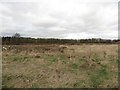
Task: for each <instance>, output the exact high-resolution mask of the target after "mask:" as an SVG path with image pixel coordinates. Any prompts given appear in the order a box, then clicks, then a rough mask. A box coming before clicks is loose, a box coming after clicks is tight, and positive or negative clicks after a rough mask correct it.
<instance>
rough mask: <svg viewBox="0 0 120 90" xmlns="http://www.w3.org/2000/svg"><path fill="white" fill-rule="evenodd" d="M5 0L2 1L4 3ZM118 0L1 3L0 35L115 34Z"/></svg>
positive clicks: (77, 36)
mask: <svg viewBox="0 0 120 90" xmlns="http://www.w3.org/2000/svg"><path fill="white" fill-rule="evenodd" d="M3 2H4V3H3ZM117 10H118V7H117V0H116V1H113V0H110V1H109V2H108V0H105V1H104V2H103V1H101V2H95V1H94V0H93V2H89V1H87V0H86V2H83V3H82V2H81V0H39V2H36V1H35V2H33V1H32V2H22V1H21V2H19V3H18V2H17V1H16V2H9V3H8V2H7V3H6V2H5V1H2V2H1V3H0V20H2V25H0V28H1V29H2V33H3V35H13V34H14V33H15V32H20V33H21V35H23V36H31V37H46V38H48V37H51V38H53V37H55V38H69V39H71V38H73V39H80V38H94V37H96V38H110V39H112V38H118V33H117V32H118V29H117V27H118V23H117V21H118V11H117Z"/></svg>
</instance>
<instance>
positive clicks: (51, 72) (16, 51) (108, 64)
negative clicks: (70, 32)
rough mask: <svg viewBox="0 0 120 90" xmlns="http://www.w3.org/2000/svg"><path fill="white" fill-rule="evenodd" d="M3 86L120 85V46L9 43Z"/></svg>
mask: <svg viewBox="0 0 120 90" xmlns="http://www.w3.org/2000/svg"><path fill="white" fill-rule="evenodd" d="M4 47H6V48H8V49H7V50H3V53H2V55H3V60H2V65H3V81H2V82H3V83H2V86H3V88H6V87H12V88H84V87H87V88H91V87H94V88H96V87H98V88H99V87H101V88H106V87H112V88H113V87H118V82H117V80H118V79H117V78H118V74H117V73H118V63H117V61H118V46H117V45H115V44H111V45H105V44H103V45H95V44H94V45H85V44H84V45H10V47H9V46H8V45H6V46H4Z"/></svg>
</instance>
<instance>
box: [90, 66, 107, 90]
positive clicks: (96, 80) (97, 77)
mask: <svg viewBox="0 0 120 90" xmlns="http://www.w3.org/2000/svg"><path fill="white" fill-rule="evenodd" d="M106 79H108V72H107V70H106V69H105V68H103V67H101V68H100V69H99V70H97V71H96V72H95V73H93V74H91V76H90V80H91V82H92V87H95V88H97V87H98V86H99V85H100V84H101V83H102V82H103V81H104V80H106Z"/></svg>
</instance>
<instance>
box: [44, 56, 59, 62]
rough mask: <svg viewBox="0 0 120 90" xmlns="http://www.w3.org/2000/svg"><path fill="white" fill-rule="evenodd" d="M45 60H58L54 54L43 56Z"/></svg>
mask: <svg viewBox="0 0 120 90" xmlns="http://www.w3.org/2000/svg"><path fill="white" fill-rule="evenodd" d="M44 60H45V61H49V62H50V63H55V62H57V61H58V59H57V57H56V56H44Z"/></svg>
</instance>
